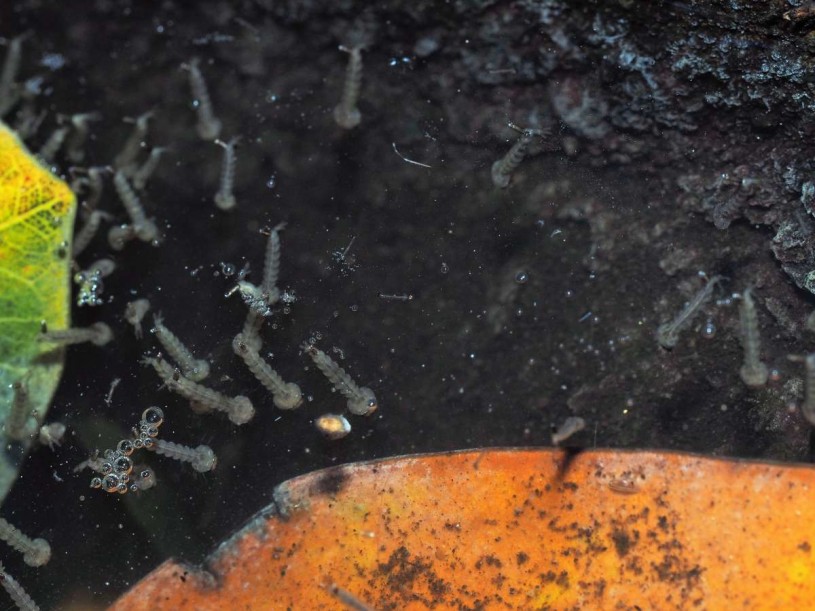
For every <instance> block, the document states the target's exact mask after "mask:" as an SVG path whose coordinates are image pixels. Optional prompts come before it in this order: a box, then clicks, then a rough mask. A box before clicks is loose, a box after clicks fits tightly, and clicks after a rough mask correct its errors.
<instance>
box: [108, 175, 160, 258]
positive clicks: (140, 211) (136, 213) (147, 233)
mask: <svg viewBox="0 0 815 611" xmlns="http://www.w3.org/2000/svg"><path fill="white" fill-rule="evenodd" d="M113 185H114V186H115V187H116V192H117V193H118V194H119V199H120V200H121V201H122V204H124V207H125V210H127V215H128V216H129V217H130V220H131V221H132V223H133V232H134V233H135V234H136V237H137V238H139V239H140V240H141V241H142V242H152V241H153V240H155V239H156V238H157V237H158V227H156V224H155V223H154V222H153V221H152V220H151V219H148V218H147V215H146V214H145V212H144V208H143V207H142V204H141V201H140V200H139V196H138V195H136V192H135V191H134V190H133V187H131V186H130V183H129V182H128V181H127V176H125V174H124V173H123V172H122V171H121V170H119V171H117V172H116V173H115V174H114V175H113ZM108 237H109V236H108Z"/></svg>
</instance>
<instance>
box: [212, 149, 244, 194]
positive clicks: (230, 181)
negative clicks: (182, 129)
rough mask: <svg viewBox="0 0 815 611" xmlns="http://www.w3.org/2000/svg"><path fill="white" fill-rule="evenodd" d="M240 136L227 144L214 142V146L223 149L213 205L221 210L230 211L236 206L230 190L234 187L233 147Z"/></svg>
mask: <svg viewBox="0 0 815 611" xmlns="http://www.w3.org/2000/svg"><path fill="white" fill-rule="evenodd" d="M239 140H240V136H236V137H235V138H232V139H231V140H230V141H229V142H224V141H223V140H216V141H215V144H217V145H218V146H220V147H221V148H223V149H224V158H223V161H222V162H221V184H220V187H219V188H218V192H217V193H216V194H215V205H216V206H217V207H218V208H220V209H221V210H231V209H232V208H234V207H235V205H236V204H237V200H236V199H235V194H234V193H233V192H232V189H233V187H234V185H235V161H236V159H237V157H236V155H235V146H236V145H237V144H238V141H239Z"/></svg>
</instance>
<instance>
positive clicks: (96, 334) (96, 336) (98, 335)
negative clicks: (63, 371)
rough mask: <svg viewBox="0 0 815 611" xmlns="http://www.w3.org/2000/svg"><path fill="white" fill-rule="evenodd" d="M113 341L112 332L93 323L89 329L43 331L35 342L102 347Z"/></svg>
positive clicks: (104, 326)
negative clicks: (89, 344)
mask: <svg viewBox="0 0 815 611" xmlns="http://www.w3.org/2000/svg"><path fill="white" fill-rule="evenodd" d="M112 339H113V331H111V329H110V327H109V326H107V325H106V324H105V323H103V322H95V323H93V324H92V325H91V326H89V327H77V328H73V329H60V330H57V331H51V330H48V331H43V332H42V333H40V334H39V335H38V336H37V341H40V342H50V343H54V344H64V345H70V344H82V343H84V342H90V343H92V344H93V345H94V346H104V345H105V344H107V343H108V342H109V341H110V340H112Z"/></svg>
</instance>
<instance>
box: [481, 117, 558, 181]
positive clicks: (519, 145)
mask: <svg viewBox="0 0 815 611" xmlns="http://www.w3.org/2000/svg"><path fill="white" fill-rule="evenodd" d="M509 127H511V128H512V129H514V130H515V131H517V132H519V133H520V134H521V135H520V136H519V137H518V140H517V141H516V142H515V144H513V145H512V148H511V149H509V152H507V154H506V155H504V156H503V157H502V158H501V159H499V160H498V161H496V162H495V163H493V164H492V184H494V185H495V186H496V187H500V188H501V189H505V188H507V187H508V186H509V182H510V179H511V178H512V173H513V172H514V171H515V169H516V168H517V167H518V166H519V165H520V164H521V161H523V160H524V157H526V155H527V152H528V150H529V145H530V144H531V143H532V141H533V140H534V139H535V138H544V137H546V132H545V131H544V130H540V129H522V128H520V127H518V126H517V125H515V124H514V123H510V124H509Z"/></svg>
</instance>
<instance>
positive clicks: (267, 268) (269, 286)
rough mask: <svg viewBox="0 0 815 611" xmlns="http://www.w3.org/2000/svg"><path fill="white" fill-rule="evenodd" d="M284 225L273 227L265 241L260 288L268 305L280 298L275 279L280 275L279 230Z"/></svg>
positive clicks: (284, 224)
mask: <svg viewBox="0 0 815 611" xmlns="http://www.w3.org/2000/svg"><path fill="white" fill-rule="evenodd" d="M285 226H286V223H280V224H279V225H277V226H276V227H273V228H272V230H271V231H270V232H269V239H268V240H267V241H266V256H265V257H264V259H263V281H262V282H261V284H260V290H261V292H262V293H263V294H264V295H265V296H266V303H267V304H269V305H274V304H275V303H277V302H278V301H279V300H280V289H278V288H277V279H278V277H279V276H280V231H281V230H282V229H283V228H285Z"/></svg>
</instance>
